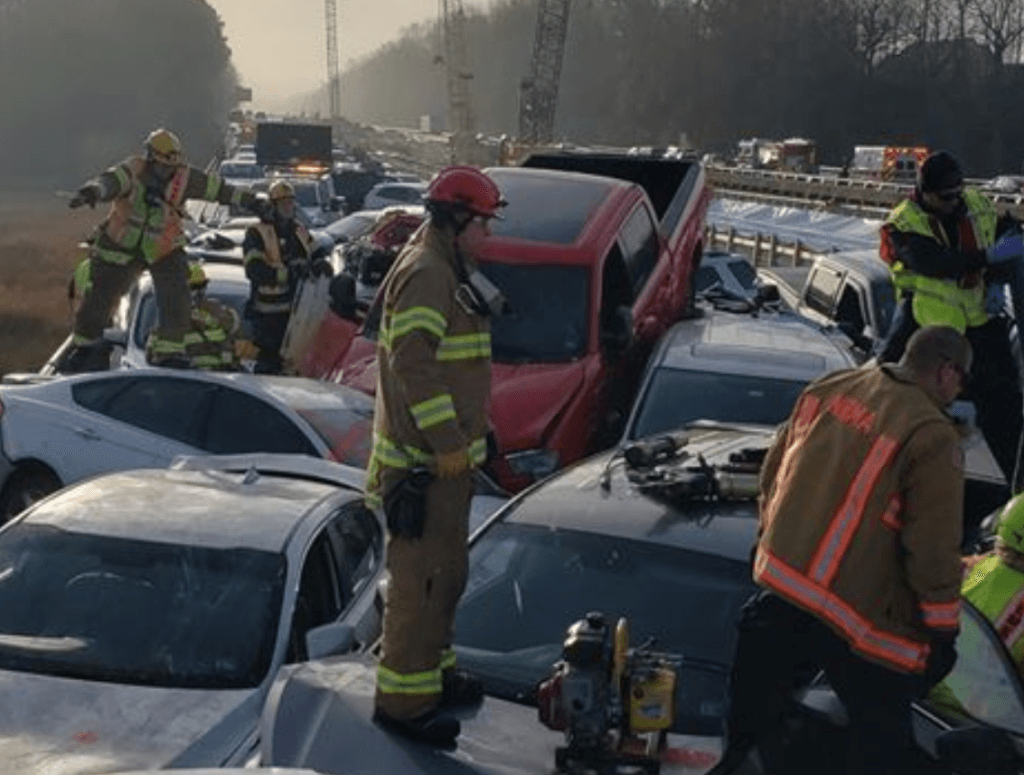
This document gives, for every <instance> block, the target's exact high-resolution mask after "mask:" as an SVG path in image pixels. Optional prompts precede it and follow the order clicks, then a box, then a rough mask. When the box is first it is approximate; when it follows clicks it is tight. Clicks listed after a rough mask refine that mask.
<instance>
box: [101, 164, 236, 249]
mask: <svg viewBox="0 0 1024 775" xmlns="http://www.w3.org/2000/svg"><path fill="white" fill-rule="evenodd" d="M95 182H96V183H97V184H98V185H99V187H100V201H102V202H111V206H110V212H109V213H108V214H107V217H106V219H105V220H104V221H103V223H102V224H100V227H99V229H98V233H97V236H96V239H95V242H94V244H93V248H94V250H95V251H96V252H97V254H98V255H99V257H100V258H101V259H103V260H104V261H108V262H110V263H115V264H127V263H128V262H129V261H132V260H133V259H136V258H141V259H143V260H144V261H145V262H146V263H147V264H152V263H153V262H154V261H159V260H160V259H161V258H163V257H164V256H166V255H168V254H169V253H171V252H172V251H175V250H178V249H180V248H181V247H183V246H184V245H185V242H186V238H185V233H184V231H183V229H182V219H183V217H184V211H183V209H182V207H183V205H184V203H185V200H186V199H205V200H207V201H211V202H212V201H216V202H220V203H221V204H235V205H242V206H245V207H249V206H250V205H251V204H252V203H253V202H254V201H255V197H254V195H253V194H251V193H249V192H248V191H245V190H244V189H239V188H235V187H234V186H231V185H228V184H227V183H225V182H224V181H223V180H222V179H221V177H220V176H219V175H217V174H216V173H211V172H203V171H202V170H200V169H197V168H196V167H187V166H181V167H178V169H177V171H176V172H175V173H174V175H173V176H172V177H171V179H170V181H169V182H168V183H167V184H166V185H165V186H161V187H158V188H156V189H154V188H151V187H147V183H148V181H147V180H146V161H145V160H144V159H143V158H141V157H139V156H133V157H131V158H129V159H126V160H125V161H123V162H121V163H120V164H118V165H117V166H114V167H111V168H110V169H109V170H107V171H106V172H104V173H103V174H101V175H100V176H99V177H98V178H97V179H96V181H95Z"/></svg>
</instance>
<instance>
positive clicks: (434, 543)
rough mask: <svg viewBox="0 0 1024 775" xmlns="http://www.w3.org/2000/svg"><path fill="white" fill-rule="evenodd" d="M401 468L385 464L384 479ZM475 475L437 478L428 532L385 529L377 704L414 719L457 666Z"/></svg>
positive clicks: (433, 699)
mask: <svg viewBox="0 0 1024 775" xmlns="http://www.w3.org/2000/svg"><path fill="white" fill-rule="evenodd" d="M397 473H400V472H397V471H394V470H393V469H389V470H387V475H385V476H384V477H383V479H384V485H385V486H390V485H391V484H392V483H393V482H389V481H388V479H392V478H393V476H394V475H395V474H397ZM472 495H473V475H472V473H467V474H465V475H463V476H460V477H458V478H455V479H435V480H434V481H433V482H431V484H430V486H429V487H428V488H427V494H426V499H427V516H426V521H425V523H424V528H423V536H422V537H421V538H417V539H409V538H402V537H396V536H393V535H390V534H389V535H388V543H387V569H388V586H387V599H386V601H385V604H384V642H383V650H382V652H381V658H380V667H379V668H378V672H377V695H376V707H377V710H379V711H380V712H382V713H384V714H385V715H387V716H390V717H391V718H395V719H403V720H404V719H411V718H415V717H416V716H419V715H421V714H423V713H426V712H427V711H429V710H430V709H432V708H433V707H435V706H436V705H437V704H438V702H439V701H440V699H441V686H442V675H443V672H444V671H445V670H450V669H454V667H455V653H454V652H453V651H452V649H451V645H452V637H453V626H454V623H455V607H456V606H457V605H458V602H459V598H460V597H461V596H462V592H463V590H464V589H465V588H466V575H467V571H468V564H469V558H468V553H467V548H466V540H467V538H468V532H469V506H470V499H471V498H472Z"/></svg>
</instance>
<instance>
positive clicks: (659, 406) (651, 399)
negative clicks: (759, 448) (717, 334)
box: [629, 368, 807, 439]
mask: <svg viewBox="0 0 1024 775" xmlns="http://www.w3.org/2000/svg"><path fill="white" fill-rule="evenodd" d="M806 384H807V383H806V382H804V381H801V380H789V379H771V378H768V377H756V376H752V375H736V374H716V373H714V372H704V371H692V370H689V369H669V368H659V369H655V371H654V374H653V376H652V377H651V381H650V383H649V385H648V387H647V388H646V390H645V391H644V394H643V396H642V397H641V398H640V404H639V408H638V409H637V414H636V418H635V420H634V421H633V426H632V428H630V430H629V438H631V439H640V438H643V437H644V436H650V435H651V434H654V433H664V432H665V431H670V430H674V429H676V428H679V427H681V426H683V425H685V424H686V423H688V422H693V421H694V420H720V421H722V422H744V423H758V424H765V425H776V424H778V423H780V422H783V421H784V420H785V419H786V418H787V417H788V416H789V413H790V412H791V411H792V409H793V405H794V403H796V399H797V397H798V396H799V395H800V391H802V390H803V389H804V387H805V386H806Z"/></svg>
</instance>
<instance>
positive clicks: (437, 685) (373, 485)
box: [367, 166, 505, 745]
mask: <svg viewBox="0 0 1024 775" xmlns="http://www.w3.org/2000/svg"><path fill="white" fill-rule="evenodd" d="M425 200H426V209H427V212H428V214H429V218H428V220H427V222H425V223H424V225H423V226H422V227H421V228H420V230H419V231H418V232H417V233H416V234H415V235H414V236H413V237H412V239H411V240H410V241H409V243H408V244H407V245H406V247H405V249H404V250H403V251H402V253H401V254H400V255H399V256H398V258H397V259H396V260H395V263H394V264H393V265H392V267H391V269H390V270H389V272H388V274H387V276H386V277H385V278H384V282H383V283H382V286H381V290H380V293H381V294H382V299H383V313H382V318H381V326H380V337H379V344H378V348H377V362H378V381H377V399H376V400H377V404H376V411H375V415H374V438H373V452H372V454H371V457H370V464H369V469H368V472H367V502H368V504H369V505H371V506H372V507H378V506H380V507H383V511H384V516H385V519H386V521H387V525H388V548H387V565H388V571H389V574H390V578H389V582H388V593H387V600H386V603H385V610H384V641H383V650H382V653H381V660H380V665H379V668H378V673H377V692H376V699H375V714H374V717H375V719H376V720H377V722H378V723H380V724H381V725H382V726H383V727H385V728H386V729H389V730H391V731H394V732H396V733H398V734H402V735H405V736H407V737H410V738H413V739H416V740H419V741H421V742H425V743H429V744H435V745H448V744H450V743H451V742H453V741H454V739H455V738H456V737H457V736H458V734H459V731H460V727H459V721H458V719H456V718H455V717H454V716H453V715H451V714H450V713H449V712H448V711H450V710H451V709H452V708H454V707H457V706H459V705H464V704H466V703H473V702H477V701H479V699H480V697H481V696H482V689H481V687H480V685H479V683H478V682H476V681H474V680H472V679H470V678H469V677H468V676H466V675H465V674H463V673H461V672H456V671H455V653H454V651H453V650H452V648H451V637H452V625H453V621H454V616H455V607H456V604H457V603H458V600H459V597H460V596H461V595H462V591H463V589H464V588H465V584H466V573H467V566H468V558H467V553H466V539H467V532H468V519H469V506H470V499H471V497H472V494H473V469H474V468H475V467H476V466H478V465H480V464H481V463H483V462H484V460H485V458H486V454H487V442H486V436H487V431H488V423H487V416H486V407H487V403H488V397H489V395H490V384H491V383H490V366H491V335H490V323H489V320H488V317H489V315H490V314H491V312H492V310H494V309H497V308H500V304H496V294H497V291H496V289H495V288H494V286H491V285H490V284H489V283H487V282H486V281H485V280H482V279H481V278H482V275H480V273H479V270H478V269H477V266H476V261H475V258H476V254H477V250H478V248H479V246H480V244H481V242H482V241H483V240H484V239H486V237H487V236H488V233H489V227H488V222H489V221H490V219H492V218H496V217H497V216H498V213H499V211H500V209H501V208H502V207H503V206H504V204H505V203H504V201H503V200H502V198H501V194H500V192H499V190H498V187H497V185H496V184H495V183H494V181H493V180H491V179H490V178H489V177H488V176H487V175H486V174H484V173H483V172H481V171H480V170H478V169H476V168H473V167H464V166H456V167H449V168H447V169H444V170H442V171H441V172H440V173H439V174H438V175H437V177H436V178H434V180H433V181H432V182H431V183H430V186H429V187H428V189H427V193H426V196H425ZM498 295H500V294H498Z"/></svg>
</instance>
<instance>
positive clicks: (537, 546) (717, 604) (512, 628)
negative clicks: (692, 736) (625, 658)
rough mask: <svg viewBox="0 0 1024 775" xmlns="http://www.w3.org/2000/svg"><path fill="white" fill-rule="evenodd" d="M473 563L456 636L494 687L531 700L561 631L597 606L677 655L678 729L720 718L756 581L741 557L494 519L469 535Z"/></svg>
mask: <svg viewBox="0 0 1024 775" xmlns="http://www.w3.org/2000/svg"><path fill="white" fill-rule="evenodd" d="M469 567H470V570H469V581H468V585H467V588H466V592H465V594H464V595H463V597H462V600H461V602H460V604H459V608H458V612H457V619H456V627H455V631H456V636H455V642H456V644H457V648H458V651H459V660H460V662H461V663H462V664H463V665H464V666H466V667H467V668H468V669H470V670H471V671H472V672H474V673H476V674H479V675H480V676H481V677H482V678H484V680H485V682H486V683H487V684H488V687H489V689H490V690H492V691H494V692H495V693H497V694H504V695H506V696H509V697H511V698H513V699H516V698H520V699H528V697H529V692H530V690H531V689H532V687H533V686H535V685H536V682H537V681H539V680H541V679H543V678H544V677H545V676H546V675H547V674H548V673H549V672H550V670H551V666H552V664H553V663H554V662H555V661H557V660H558V659H559V657H560V654H561V645H562V641H563V638H564V636H565V630H566V628H567V627H568V626H569V625H570V624H572V623H573V622H574V621H576V620H579V619H581V618H583V616H584V615H585V614H587V613H588V612H590V611H600V612H602V613H603V614H604V615H605V617H606V618H607V621H608V622H609V623H610V624H611V625H612V626H614V624H615V622H616V621H617V620H618V618H619V617H626V619H627V621H628V625H629V631H630V634H631V639H632V644H633V645H634V646H635V645H639V644H642V643H645V642H649V643H650V645H649V648H651V649H653V650H655V651H662V652H670V653H673V654H678V655H682V656H684V657H685V659H686V666H685V667H684V670H685V671H686V674H685V675H684V677H683V678H682V680H681V685H682V686H685V687H686V690H685V692H683V693H681V695H680V701H681V705H680V707H679V716H680V718H681V719H682V720H683V721H682V726H684V727H688V728H689V731H693V732H694V733H696V731H697V729H698V728H702V729H703V728H704V727H703V725H704V724H707V725H708V727H715V725H720V723H721V716H722V713H723V704H724V702H725V696H726V694H725V681H726V673H727V666H728V665H729V664H730V662H731V659H732V651H733V648H734V647H735V622H736V619H737V617H738V614H739V608H740V606H741V605H742V604H743V602H744V601H745V600H746V599H747V597H748V596H749V595H750V592H751V589H752V587H751V581H750V570H749V568H748V567H747V565H746V563H743V562H738V561H735V560H729V559H725V558H722V557H717V556H713V555H709V554H704V553H700V552H694V551H690V550H685V549H679V548H674V547H669V546H662V545H658V544H654V543H649V542H643V541H631V540H625V539H622V538H619V537H612V536H605V535H598V534H594V533H586V532H579V531H574V530H557V529H551V528H549V527H547V526H538V525H522V524H515V523H504V522H502V523H497V524H495V525H493V526H492V527H491V528H490V529H488V530H487V532H486V533H484V534H483V535H482V536H480V537H479V538H478V539H477V540H476V541H475V542H474V544H473V546H472V547H471V549H470V566H469ZM702 719H703V721H702ZM710 733H712V734H714V733H717V732H716V731H714V730H712V731H711V732H710Z"/></svg>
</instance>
